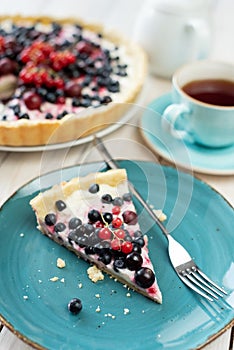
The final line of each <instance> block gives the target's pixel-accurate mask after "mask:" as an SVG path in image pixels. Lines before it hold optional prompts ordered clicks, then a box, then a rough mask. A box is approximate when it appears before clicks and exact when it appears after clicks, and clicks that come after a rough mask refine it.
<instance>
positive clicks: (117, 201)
mask: <svg viewBox="0 0 234 350" xmlns="http://www.w3.org/2000/svg"><path fill="white" fill-rule="evenodd" d="M113 205H116V206H117V207H121V205H123V199H122V198H121V197H115V198H114V199H113Z"/></svg>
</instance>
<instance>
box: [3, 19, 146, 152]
mask: <svg viewBox="0 0 234 350" xmlns="http://www.w3.org/2000/svg"><path fill="white" fill-rule="evenodd" d="M7 19H9V20H12V21H13V22H14V23H20V22H21V23H24V22H25V21H26V22H32V23H35V22H37V21H40V22H42V23H45V24H49V23H51V22H53V21H55V20H56V22H58V23H60V24H63V23H74V24H75V23H79V24H80V25H82V26H83V27H84V28H85V29H89V30H92V31H94V32H100V33H102V35H103V37H104V38H106V39H108V40H110V41H111V42H112V43H115V44H116V45H119V46H124V47H125V49H126V53H127V55H128V56H129V57H130V58H132V59H131V62H132V66H131V70H132V74H131V77H128V78H129V83H128V85H129V89H128V91H126V93H125V95H124V96H122V98H121V102H119V103H117V102H111V103H110V104H108V105H107V106H103V107H100V108H90V109H87V110H85V111H84V112H83V111H82V112H81V113H79V114H77V115H74V114H67V115H66V116H65V117H64V118H63V119H61V120H26V119H25V120H23V119H21V120H18V121H0V145H4V146H39V145H46V144H55V143H63V142H68V141H73V140H77V139H79V138H83V137H85V136H87V135H90V134H92V133H94V132H96V131H99V130H101V129H104V128H106V127H108V126H111V125H112V124H115V123H116V122H118V120H119V119H120V118H121V117H122V116H123V114H124V113H126V111H127V110H128V109H129V108H130V107H131V104H132V103H134V102H135V101H136V98H137V97H138V95H139V93H140V91H141V89H142V86H143V83H144V79H145V76H146V70H147V59H146V55H145V53H144V51H143V50H142V49H141V48H140V47H139V46H138V45H136V44H135V43H133V42H130V41H128V40H126V39H125V38H124V37H123V36H121V35H118V34H117V33H115V32H110V31H107V30H106V29H105V28H104V27H103V26H101V25H97V24H88V23H85V22H84V21H82V20H80V19H75V18H73V19H72V18H66V19H57V18H56V19H55V18H51V17H41V16H40V17H22V16H20V15H17V16H0V22H2V21H3V20H7Z"/></svg>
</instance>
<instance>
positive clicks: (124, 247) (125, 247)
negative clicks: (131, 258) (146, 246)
mask: <svg viewBox="0 0 234 350" xmlns="http://www.w3.org/2000/svg"><path fill="white" fill-rule="evenodd" d="M132 249H133V244H132V243H131V242H123V243H122V244H121V251H122V252H123V253H124V254H129V253H131V251H132Z"/></svg>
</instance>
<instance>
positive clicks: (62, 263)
mask: <svg viewBox="0 0 234 350" xmlns="http://www.w3.org/2000/svg"><path fill="white" fill-rule="evenodd" d="M65 266H66V263H65V260H63V259H61V258H58V259H57V267H58V268H59V269H63V268H64V267H65Z"/></svg>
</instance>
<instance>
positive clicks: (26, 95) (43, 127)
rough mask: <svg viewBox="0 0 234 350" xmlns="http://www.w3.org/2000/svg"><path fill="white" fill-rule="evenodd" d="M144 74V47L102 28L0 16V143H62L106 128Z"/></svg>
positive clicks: (124, 107) (122, 109) (130, 98)
mask: <svg viewBox="0 0 234 350" xmlns="http://www.w3.org/2000/svg"><path fill="white" fill-rule="evenodd" d="M145 73H146V59H145V55H144V53H143V51H142V50H141V49H140V48H139V47H138V46H137V45H135V44H133V43H130V42H129V41H126V40H125V39H124V38H122V37H120V36H118V35H117V34H115V33H108V32H107V31H106V30H105V29H104V28H103V27H101V26H98V25H90V24H86V23H84V22H82V21H80V20H79V21H78V20H72V19H63V20H61V19H60V20H58V19H57V20H54V19H52V18H48V17H37V18H36V17H21V16H14V17H0V145H6V146H36V145H44V144H48V143H50V144H53V143H61V142H66V141H71V140H76V139H78V138H82V137H84V136H86V135H88V134H90V133H92V132H94V131H97V130H100V129H103V128H106V127H108V126H111V125H112V124H114V123H116V122H117V121H118V120H119V119H120V118H121V117H122V116H123V113H125V112H126V111H127V109H128V108H129V107H130V104H131V103H133V102H134V101H135V100H136V98H137V96H138V94H139V92H140V90H141V87H142V84H143V81H144V77H145Z"/></svg>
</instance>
